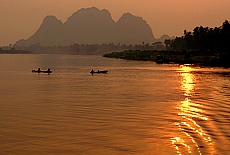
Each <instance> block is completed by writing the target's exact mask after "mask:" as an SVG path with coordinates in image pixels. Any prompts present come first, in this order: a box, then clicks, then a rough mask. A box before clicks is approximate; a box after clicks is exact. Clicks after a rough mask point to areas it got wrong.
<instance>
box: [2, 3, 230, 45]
mask: <svg viewBox="0 0 230 155" xmlns="http://www.w3.org/2000/svg"><path fill="white" fill-rule="evenodd" d="M93 6H95V7H97V8H99V9H107V10H108V11H109V12H110V13H111V15H112V17H113V19H114V20H115V21H117V20H118V19H119V17H120V16H121V15H122V14H123V13H126V12H130V13H132V14H134V15H137V16H141V17H142V18H143V19H145V20H146V21H147V23H148V24H149V25H150V27H151V28H152V31H153V34H154V36H155V37H156V38H159V37H160V36H161V35H163V34H168V35H170V36H181V35H182V34H183V31H184V30H185V29H186V30H189V31H192V30H193V28H194V27H195V26H201V25H202V26H209V27H215V26H220V25H221V24H222V23H223V22H224V20H230V0H0V46H2V45H9V44H14V43H15V42H16V41H17V40H19V39H22V38H23V39H26V38H28V37H30V36H31V35H32V34H33V33H34V32H35V31H36V30H37V29H38V28H39V26H40V25H41V23H42V21H43V19H44V17H46V16H47V15H54V16H56V17H57V18H58V19H60V20H62V22H65V21H66V19H67V18H68V17H69V16H71V15H72V14H73V13H74V12H76V11H77V10H79V9H81V8H89V7H93Z"/></svg>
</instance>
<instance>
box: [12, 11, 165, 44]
mask: <svg viewBox="0 0 230 155" xmlns="http://www.w3.org/2000/svg"><path fill="white" fill-rule="evenodd" d="M167 37H168V36H165V35H164V36H163V39H167ZM163 39H162V38H161V40H160V41H162V40H163ZM157 41H159V40H157V39H155V38H154V36H153V33H152V30H151V28H150V26H149V25H148V24H147V22H146V21H145V20H144V19H142V18H141V17H137V16H134V15H132V14H130V13H125V14H123V15H122V16H121V17H120V19H119V20H118V21H117V22H115V21H114V20H113V19H112V17H111V14H110V13H109V12H108V11H107V10H105V9H103V10H99V9H97V8H95V7H93V8H86V9H80V10H78V11H77V12H75V13H74V14H73V15H72V16H70V17H69V18H68V19H67V21H66V22H65V23H62V22H61V21H60V20H58V19H57V18H56V17H55V16H47V17H45V19H44V20H43V23H42V24H41V26H40V28H39V29H38V30H37V32H35V34H33V35H32V36H31V37H30V38H28V39H26V40H24V39H22V40H19V41H17V42H16V43H15V46H30V45H35V44H36V45H41V46H68V45H72V44H75V43H77V44H104V43H116V44H118V43H120V44H142V42H145V43H150V44H151V43H153V42H157Z"/></svg>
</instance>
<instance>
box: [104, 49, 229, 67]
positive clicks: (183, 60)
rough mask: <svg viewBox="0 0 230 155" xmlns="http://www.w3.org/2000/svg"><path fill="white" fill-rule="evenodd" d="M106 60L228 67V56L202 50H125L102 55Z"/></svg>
mask: <svg viewBox="0 0 230 155" xmlns="http://www.w3.org/2000/svg"><path fill="white" fill-rule="evenodd" d="M103 56H104V57H107V58H118V59H126V60H141V61H154V62H156V63H159V64H163V63H165V64H173V63H174V64H194V65H199V66H212V67H230V61H229V60H230V54H227V53H218V52H211V51H204V50H193V51H156V50H148V51H140V50H126V51H123V52H112V53H108V54H104V55H103Z"/></svg>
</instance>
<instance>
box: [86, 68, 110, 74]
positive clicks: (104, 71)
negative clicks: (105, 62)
mask: <svg viewBox="0 0 230 155" xmlns="http://www.w3.org/2000/svg"><path fill="white" fill-rule="evenodd" d="M90 73H91V74H96V73H97V74H107V73H108V70H97V71H94V70H93V69H92V70H91V72H90Z"/></svg>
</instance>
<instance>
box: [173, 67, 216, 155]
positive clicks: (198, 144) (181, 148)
mask: <svg viewBox="0 0 230 155" xmlns="http://www.w3.org/2000/svg"><path fill="white" fill-rule="evenodd" d="M194 70H196V69H194V68H192V67H191V66H190V65H181V66H180V68H179V69H178V72H179V74H180V76H181V82H180V83H181V90H182V92H183V94H184V97H185V98H184V100H182V101H181V102H180V103H179V106H178V107H176V108H177V109H178V110H179V112H178V116H180V120H179V122H176V123H175V125H176V126H177V128H178V129H179V131H181V133H182V134H180V135H176V136H175V137H173V138H171V143H172V145H173V146H174V148H175V149H176V151H177V154H179V155H180V154H182V153H186V154H193V153H196V154H202V150H201V149H202V148H203V145H204V144H205V145H212V141H211V138H210V137H209V136H208V135H207V134H206V133H205V131H204V130H203V129H202V127H201V126H200V125H199V124H198V122H199V121H208V118H207V117H205V116H204V115H203V113H204V112H203V110H202V105H200V104H197V103H195V102H193V101H192V99H191V98H192V96H193V95H194V93H195V87H196V83H197V81H196V77H195V75H194V74H193V71H194Z"/></svg>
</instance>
